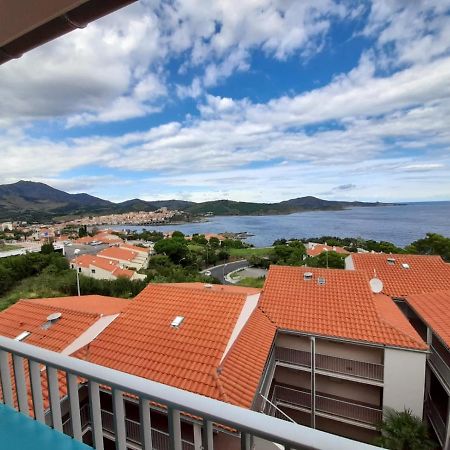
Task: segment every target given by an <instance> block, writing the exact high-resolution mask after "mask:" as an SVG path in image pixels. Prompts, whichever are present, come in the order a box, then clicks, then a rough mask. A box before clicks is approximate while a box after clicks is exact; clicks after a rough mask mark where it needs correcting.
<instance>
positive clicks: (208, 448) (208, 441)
mask: <svg viewBox="0 0 450 450" xmlns="http://www.w3.org/2000/svg"><path fill="white" fill-rule="evenodd" d="M194 436H195V435H194ZM201 440H202V444H203V449H204V450H213V448H214V441H213V424H212V422H211V421H210V420H205V421H204V422H203V427H202V435H201Z"/></svg>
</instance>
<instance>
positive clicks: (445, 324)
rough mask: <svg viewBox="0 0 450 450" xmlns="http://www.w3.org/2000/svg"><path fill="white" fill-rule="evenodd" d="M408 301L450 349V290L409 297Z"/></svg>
mask: <svg viewBox="0 0 450 450" xmlns="http://www.w3.org/2000/svg"><path fill="white" fill-rule="evenodd" d="M406 301H407V302H408V304H409V305H410V306H411V307H412V308H413V309H414V311H415V312H416V313H417V314H418V315H419V316H420V317H421V318H422V320H423V321H424V322H425V323H426V324H427V325H428V326H429V327H430V328H432V329H433V332H434V333H435V334H436V335H438V336H439V337H440V339H441V340H442V341H443V342H444V343H445V345H446V346H447V347H448V348H450V289H449V290H445V291H436V292H432V293H428V294H414V295H409V296H408V297H407V298H406Z"/></svg>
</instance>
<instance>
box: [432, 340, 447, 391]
mask: <svg viewBox="0 0 450 450" xmlns="http://www.w3.org/2000/svg"><path fill="white" fill-rule="evenodd" d="M430 350H431V352H430V356H429V361H430V362H431V364H432V365H433V366H434V367H435V369H436V370H437V371H438V372H439V374H440V375H441V377H442V378H443V379H444V381H445V382H446V383H447V385H448V386H450V367H448V365H447V363H446V362H445V361H444V359H443V358H442V356H441V355H440V354H439V353H438V351H437V349H436V348H434V347H431V348H430Z"/></svg>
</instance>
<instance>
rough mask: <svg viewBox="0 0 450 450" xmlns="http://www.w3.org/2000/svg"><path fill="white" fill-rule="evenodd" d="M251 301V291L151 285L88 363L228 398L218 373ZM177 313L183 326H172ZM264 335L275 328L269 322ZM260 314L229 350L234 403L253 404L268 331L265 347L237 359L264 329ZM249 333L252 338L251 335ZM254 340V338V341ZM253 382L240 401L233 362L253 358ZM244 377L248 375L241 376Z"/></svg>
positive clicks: (95, 343)
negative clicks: (218, 290) (250, 399)
mask: <svg viewBox="0 0 450 450" xmlns="http://www.w3.org/2000/svg"><path fill="white" fill-rule="evenodd" d="M245 301H246V295H243V294H234V293H233V294H231V293H226V292H216V291H209V290H199V289H192V288H185V287H179V286H173V285H162V284H161V285H158V284H150V285H148V286H147V288H145V289H144V290H143V291H142V292H141V293H140V294H139V295H138V296H137V297H136V298H135V299H134V300H133V302H132V304H131V305H130V307H129V308H127V309H126V311H125V312H124V313H122V314H121V315H120V316H119V317H118V318H117V319H116V320H115V321H114V322H113V323H112V324H111V325H110V326H109V327H108V328H107V329H106V330H105V331H104V332H103V333H102V334H101V335H100V336H99V337H98V338H97V339H96V340H94V341H93V342H92V343H91V344H90V345H89V352H87V353H86V354H88V356H89V361H91V362H93V363H96V364H101V365H104V366H107V367H112V368H114V369H117V370H121V371H124V372H127V373H131V374H134V375H137V376H141V377H144V378H148V379H151V380H155V381H158V382H161V383H165V384H169V385H171V386H176V387H178V388H181V389H185V390H188V391H192V392H196V393H198V394H201V395H206V396H208V397H213V398H217V399H221V400H226V398H227V395H228V394H227V393H226V390H225V391H224V388H223V386H222V384H221V378H222V376H221V375H219V374H218V371H217V369H218V368H219V365H220V361H221V359H222V356H223V354H224V351H225V349H226V347H227V344H228V342H229V340H230V337H231V335H232V331H233V329H234V328H235V326H236V322H237V320H238V318H239V316H240V314H241V311H242V308H243V306H244V304H245ZM176 316H183V317H184V321H183V322H182V324H181V325H180V326H179V328H172V327H171V322H172V320H173V319H174V318H175V317H176ZM265 320H266V324H265V327H266V328H264V329H261V330H260V331H259V333H264V332H265V330H266V329H267V328H270V331H271V333H274V331H273V330H274V327H273V326H271V325H270V324H267V319H265ZM261 322H264V321H263V320H262V318H261V313H254V315H253V316H252V318H251V319H250V320H249V322H248V323H247V325H246V326H245V327H244V329H243V330H242V331H241V333H240V335H239V336H238V339H237V341H235V343H234V345H233V346H232V347H231V349H230V351H229V352H228V355H229V357H228V359H229V362H228V359H226V360H225V362H224V367H223V370H224V385H227V386H230V388H231V391H230V394H229V396H230V401H232V402H236V403H238V404H241V405H242V404H244V403H245V405H246V406H249V398H250V397H251V398H253V396H254V395H255V389H256V385H257V383H255V381H254V380H255V379H258V380H259V377H260V376H261V372H262V367H263V365H264V363H262V360H263V359H264V362H265V359H267V356H268V353H266V354H265V355H263V353H264V352H265V351H266V350H267V352H268V347H270V346H268V345H267V342H268V341H269V340H270V341H271V339H272V338H273V334H272V338H271V337H270V334H269V335H267V336H266V337H265V338H264V339H263V342H262V344H261V345H260V346H255V347H257V348H256V349H254V350H253V351H251V350H250V349H249V353H248V354H247V355H246V356H240V357H237V356H236V353H235V352H238V351H239V349H240V348H242V349H248V347H249V340H250V341H251V340H252V338H253V339H255V338H256V337H257V336H258V335H259V333H258V332H257V331H256V330H255V327H256V326H257V324H258V323H261ZM247 330H248V332H249V333H250V336H249V337H247V336H246V333H247ZM253 342H254V340H253ZM253 356H254V361H252V363H251V364H250V365H249V369H248V372H252V377H251V382H249V383H248V384H244V385H243V386H242V387H241V389H242V390H244V391H246V392H247V394H246V396H245V397H243V398H241V399H239V398H238V397H237V396H236V394H235V391H236V390H235V388H234V387H233V386H232V384H231V382H230V381H229V375H228V374H232V373H234V372H235V371H236V369H235V366H234V364H235V363H234V361H236V360H237V359H239V358H242V357H244V358H250V359H252V358H253ZM240 376H241V377H242V376H244V375H243V374H241V375H240Z"/></svg>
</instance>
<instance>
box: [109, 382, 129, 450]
mask: <svg viewBox="0 0 450 450" xmlns="http://www.w3.org/2000/svg"><path fill="white" fill-rule="evenodd" d="M112 401H113V402H112V404H113V413H114V416H113V417H114V436H115V439H116V450H126V448H127V435H126V428H125V406H124V404H123V393H122V391H119V390H117V389H113V391H112Z"/></svg>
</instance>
